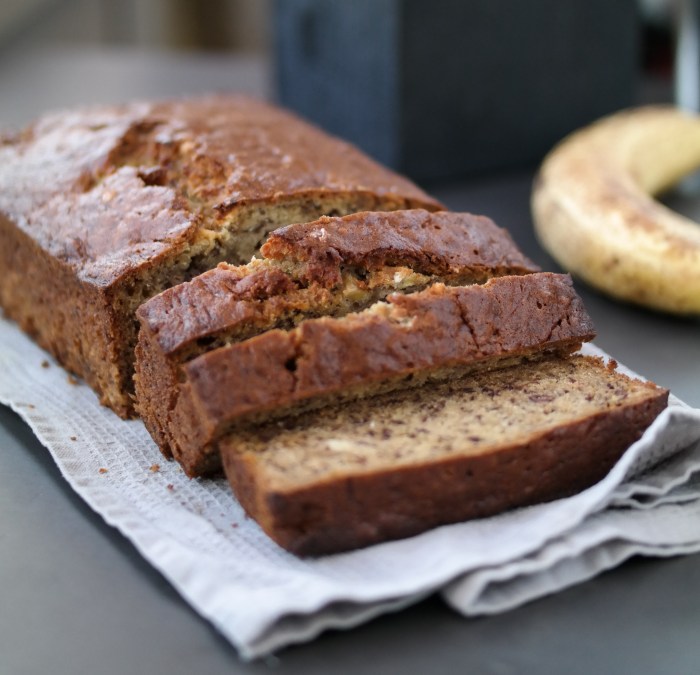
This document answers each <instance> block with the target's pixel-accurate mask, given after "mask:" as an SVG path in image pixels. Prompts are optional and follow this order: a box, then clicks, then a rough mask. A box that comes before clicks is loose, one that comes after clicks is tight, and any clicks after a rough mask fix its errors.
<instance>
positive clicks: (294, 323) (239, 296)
mask: <svg viewBox="0 0 700 675" xmlns="http://www.w3.org/2000/svg"><path fill="white" fill-rule="evenodd" d="M262 252H263V254H264V255H265V256H268V257H267V258H265V259H264V260H258V261H254V262H253V263H251V264H250V265H248V266H245V267H238V268H236V267H231V266H229V265H222V266H219V268H217V269H216V270H212V271H211V272H208V273H206V274H203V275H201V276H200V277H198V278H196V279H194V280H193V281H191V282H190V283H187V284H182V285H180V286H177V287H174V288H171V289H169V290H168V291H166V292H164V293H162V294H161V295H159V296H157V297H155V298H153V299H151V300H150V301H149V302H147V303H145V304H144V305H143V306H142V307H141V308H140V309H139V311H138V317H139V319H140V321H141V331H140V334H139V343H138V346H137V349H136V392H137V401H138V409H139V413H140V414H141V416H142V417H143V419H144V421H145V423H146V425H147V427H148V429H149V431H150V432H151V434H152V436H153V437H154V439H155V440H156V441H157V442H158V444H159V446H160V447H161V449H162V450H163V452H164V453H165V454H166V455H167V456H170V455H173V456H174V457H175V458H176V459H177V460H178V461H179V462H180V463H181V464H182V466H183V467H184V469H185V471H186V473H187V474H188V475H191V476H194V475H201V474H204V473H209V472H212V471H215V470H217V469H218V468H219V466H220V464H219V461H220V460H219V454H218V451H217V447H216V440H217V439H218V438H219V437H220V436H221V435H222V434H224V433H226V432H228V431H230V430H231V429H232V428H233V427H235V426H240V425H243V424H250V423H258V422H260V421H263V420H269V419H271V418H273V417H275V416H283V415H288V414H291V413H294V414H298V413H300V412H302V411H305V410H308V409H311V408H314V407H318V406H320V405H326V404H328V403H329V402H332V401H334V400H338V399H350V398H356V397H363V396H367V395H374V394H376V393H378V392H379V391H386V390H389V389H393V388H396V387H399V386H401V387H403V386H407V385H410V386H416V385H418V384H419V383H420V382H422V381H424V380H425V379H426V378H430V379H436V378H437V379H440V378H442V377H447V376H452V375H454V373H455V371H459V372H464V371H466V370H471V369H475V368H493V367H497V366H504V365H508V364H511V363H513V362H515V361H518V360H521V359H524V358H534V357H535V356H537V355H540V354H543V353H545V352H547V351H559V352H561V353H566V352H571V351H574V350H576V349H577V348H578V347H579V346H580V345H581V342H582V341H584V340H589V339H591V338H592V337H593V328H592V325H591V322H590V319H589V318H588V316H587V314H586V313H585V311H584V310H583V307H582V305H581V303H580V300H579V299H578V297H577V296H576V294H575V292H574V290H573V287H572V284H571V280H570V279H569V278H568V277H566V276H563V275H554V274H547V273H537V272H536V270H537V268H536V267H535V266H534V265H533V264H532V263H531V262H530V261H528V260H527V259H526V258H525V257H524V256H523V255H522V254H521V253H519V252H518V250H517V248H516V247H515V245H514V244H513V242H512V240H511V239H510V237H509V236H508V235H507V233H505V231H503V230H501V229H500V228H498V227H496V226H495V225H494V224H493V222H492V221H490V220H489V219H487V218H483V217H476V216H472V215H470V214H459V213H448V212H439V213H433V214H430V213H428V212H426V211H405V212H404V211H396V212H392V213H388V214H374V213H361V214H356V215H351V216H346V217H343V218H340V217H336V218H323V219H321V220H319V221H318V222H315V223H308V224H303V225H292V226H289V227H287V228H283V229H282V230H278V231H276V232H274V233H273V234H272V235H271V236H270V238H269V240H268V241H267V243H266V244H265V245H264V246H263V248H262ZM501 275H507V276H501Z"/></svg>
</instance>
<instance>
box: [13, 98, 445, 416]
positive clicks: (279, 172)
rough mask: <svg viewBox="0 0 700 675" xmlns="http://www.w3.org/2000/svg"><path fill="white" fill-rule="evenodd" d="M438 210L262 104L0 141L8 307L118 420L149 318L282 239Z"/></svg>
mask: <svg viewBox="0 0 700 675" xmlns="http://www.w3.org/2000/svg"><path fill="white" fill-rule="evenodd" d="M418 206H421V207H424V208H427V209H433V210H434V209H438V208H440V205H439V204H438V203H437V202H436V201H435V200H433V199H431V198H430V197H428V196H427V195H426V194H425V193H424V192H422V191H421V190H419V189H418V188H417V187H415V186H414V185H413V184H412V183H410V182H409V181H407V180H405V179H403V178H401V177H399V176H397V175H396V174H395V173H393V172H391V171H388V170H387V169H384V168H382V167H381V166H379V165H378V164H376V163H375V162H373V161H372V160H370V159H369V158H368V157H366V156H365V155H363V154H362V153H360V152H359V151H358V150H356V149H354V148H353V147H351V146H350V145H348V144H347V143H344V142H342V141H340V140H337V139H335V138H332V137H330V136H328V135H326V134H324V133H323V132H321V131H320V130H318V129H315V128H313V127H312V126H310V125H308V124H306V123H304V122H302V121H301V120H299V119H298V118H296V117H295V116H293V115H291V114H289V113H286V112H283V111H281V110H279V109H276V108H274V107H272V106H269V105H266V104H264V103H262V102H259V101H255V100H251V99H247V98H241V97H233V96H214V97H204V98H196V99H190V100H181V101H171V102H162V103H134V104H129V105H123V106H115V107H91V108H85V109H79V110H74V111H65V112H60V113H56V114H49V115H46V116H44V117H42V118H41V119H39V120H38V121H37V122H35V123H34V124H32V125H31V126H29V127H28V128H26V129H25V130H24V131H22V132H21V133H19V134H15V135H5V136H2V137H0V266H1V267H2V274H1V275H0V306H1V307H2V308H3V309H4V311H5V313H6V314H7V315H8V316H9V317H10V318H12V319H14V320H16V321H17V322H18V323H19V324H20V326H21V327H22V328H23V329H24V330H25V331H27V332H28V333H29V334H30V335H32V336H33V337H34V338H35V339H36V340H37V341H38V342H39V343H40V344H41V345H42V346H43V347H44V348H46V349H48V350H49V351H51V352H52V353H53V354H54V356H56V358H57V359H58V360H59V361H60V362H61V363H62V364H64V365H65V366H66V367H67V368H68V369H70V370H71V371H73V372H75V373H76V374H78V375H80V376H81V377H83V378H85V380H86V381H87V382H88V383H89V384H90V385H91V386H92V387H93V388H94V389H95V390H96V391H97V393H98V394H99V396H100V398H101V400H102V402H103V403H105V404H106V405H109V406H110V407H112V408H113V409H114V410H115V411H116V412H118V413H119V414H120V415H123V416H126V415H129V414H130V413H132V412H133V407H132V393H133V384H132V373H133V348H134V345H135V343H136V335H137V327H138V326H137V322H136V320H135V317H134V311H135V310H136V308H137V307H138V306H139V305H140V304H141V303H142V302H143V301H144V300H146V299H148V298H149V297H151V296H153V295H155V294H157V293H159V292H160V291H162V290H164V289H165V288H168V287H170V286H172V285H174V284H177V283H180V282H182V281H185V280H187V279H190V278H192V277H194V276H196V275H197V274H199V273H201V272H203V271H204V270H207V269H210V268H212V267H214V266H215V265H216V264H217V263H219V262H220V261H222V260H227V261H230V262H233V263H236V264H238V263H246V262H248V261H249V260H250V258H251V256H252V255H253V253H254V252H255V251H256V249H257V248H258V247H259V245H260V243H261V242H262V241H263V239H264V238H265V235H266V234H267V232H269V231H270V230H272V229H274V228H276V227H279V226H281V225H286V224H288V223H292V222H303V221H311V220H315V219H316V218H318V217H319V216H321V215H323V214H345V213H351V212H355V211H364V210H376V211H382V210H392V209H398V208H410V207H418Z"/></svg>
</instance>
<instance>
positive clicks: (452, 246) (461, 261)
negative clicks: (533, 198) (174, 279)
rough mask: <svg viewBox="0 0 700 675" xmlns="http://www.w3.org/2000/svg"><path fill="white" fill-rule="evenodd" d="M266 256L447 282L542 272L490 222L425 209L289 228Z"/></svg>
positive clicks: (273, 237)
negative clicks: (456, 277) (398, 270)
mask: <svg viewBox="0 0 700 675" xmlns="http://www.w3.org/2000/svg"><path fill="white" fill-rule="evenodd" d="M262 254H263V255H264V256H265V257H266V258H270V259H273V260H282V259H287V260H294V261H297V262H310V263H315V264H317V265H326V266H327V265H328V264H329V263H333V262H337V263H342V264H345V265H353V266H357V267H360V268H362V269H368V270H371V269H377V268H379V267H383V266H387V265H405V266H407V267H411V268H412V269H414V270H415V271H416V272H419V273H421V274H436V275H440V276H443V277H445V276H449V275H450V274H461V273H463V271H464V269H465V268H466V267H468V268H469V269H471V270H474V271H477V270H478V271H481V273H482V275H483V278H484V279H486V278H488V277H491V276H495V275H499V274H503V273H504V271H505V270H508V273H509V274H527V273H529V272H533V271H537V270H538V268H537V267H536V266H535V265H534V264H533V263H532V262H531V261H530V260H528V259H527V258H526V257H525V256H524V255H523V254H522V253H521V252H520V251H519V250H518V249H517V247H516V246H515V244H514V243H513V240H512V239H511V238H510V235H509V234H508V232H507V231H506V230H504V229H503V228H500V227H498V226H497V225H496V224H495V223H494V222H493V221H492V220H491V219H490V218H487V217H485V216H477V215H473V214H471V213H452V212H449V211H441V212H437V213H430V212H428V211H425V210H423V209H413V210H410V211H392V212H389V213H382V212H372V213H355V214H351V215H349V216H345V217H343V218H328V217H323V218H320V219H319V220H317V221H314V222H313V223H304V224H300V225H292V226H287V227H283V228H280V229H278V230H276V231H275V232H274V233H273V234H271V235H270V238H269V239H268V241H267V242H266V243H265V244H264V245H263V247H262Z"/></svg>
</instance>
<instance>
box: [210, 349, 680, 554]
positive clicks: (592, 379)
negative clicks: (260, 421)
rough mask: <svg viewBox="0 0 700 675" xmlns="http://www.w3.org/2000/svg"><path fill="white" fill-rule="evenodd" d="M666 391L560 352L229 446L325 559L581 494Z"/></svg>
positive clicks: (235, 437)
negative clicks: (447, 526)
mask: <svg viewBox="0 0 700 675" xmlns="http://www.w3.org/2000/svg"><path fill="white" fill-rule="evenodd" d="M667 398H668V392H667V391H666V390H664V389H661V388H659V387H657V386H655V385H653V384H651V383H648V382H641V381H639V380H634V379H630V378H628V377H626V376H625V375H622V374H621V373H619V372H616V371H615V370H614V365H607V366H606V365H604V364H603V363H602V361H601V360H600V359H597V358H592V357H584V356H572V357H570V358H556V357H553V358H551V359H545V360H542V361H538V362H534V363H526V364H521V365H518V366H516V367H513V368H508V369H505V370H495V371H490V372H481V373H477V374H474V375H473V376H471V377H469V378H466V379H459V380H451V381H448V382H443V383H440V384H436V385H430V386H425V387H421V388H418V389H408V390H403V391H399V392H392V393H388V394H384V395H383V396H381V397H378V398H375V399H373V400H371V401H370V400H365V401H362V400H361V401H355V402H353V403H352V404H349V405H345V406H343V407H336V408H325V409H324V410H321V411H318V412H316V413H315V414H314V415H309V416H305V417H301V418H294V419H287V420H284V421H279V422H277V423H272V424H269V425H266V426H264V427H260V428H258V429H248V430H241V431H239V432H237V433H236V434H232V435H230V436H228V437H226V438H225V439H223V440H221V441H220V448H221V452H222V455H223V462H224V467H225V471H226V474H227V476H228V479H229V481H230V483H231V486H232V487H233V490H234V492H235V494H236V496H237V498H238V500H239V501H240V503H241V504H242V505H243V507H244V509H245V510H246V512H247V513H248V514H249V515H250V516H252V517H253V518H254V519H255V520H256V521H257V522H258V523H259V525H260V526H261V527H262V529H263V530H264V531H265V532H266V533H267V534H268V535H269V536H270V537H271V538H272V539H274V540H275V541H276V542H277V543H278V544H279V545H280V546H282V547H284V548H286V549H288V550H289V551H292V552H293V553H296V554H299V555H321V554H326V553H335V552H339V551H344V550H348V549H352V548H359V547H362V546H366V545H369V544H374V543H377V542H381V541H386V540H390V539H399V538H404V537H408V536H412V535H415V534H418V533H420V532H423V531H424V530H427V529H430V528H432V527H436V526H438V525H443V524H447V523H454V522H459V521H463V520H467V519H470V518H481V517H486V516H491V515H494V514H497V513H500V512H502V511H505V510H508V509H513V508H515V507H520V506H526V505H531V504H535V503H539V502H544V501H550V500H553V499H556V498H559V497H564V496H568V495H571V494H574V493H576V492H579V491H580V490H582V489H584V488H586V487H588V486H590V485H592V484H593V483H595V482H597V481H598V480H600V479H601V478H603V477H604V476H605V475H606V474H607V472H608V471H609V470H610V468H611V467H612V466H613V465H614V463H615V462H616V461H617V460H618V458H619V457H620V456H621V455H622V453H623V452H624V451H625V450H626V449H627V448H628V447H629V446H630V445H631V444H632V443H633V442H634V441H636V440H637V439H638V438H639V437H640V436H641V435H642V433H643V431H644V430H645V429H646V428H647V427H648V426H649V425H650V424H651V422H652V421H653V420H654V418H655V417H656V416H657V415H658V414H659V413H660V412H661V410H663V408H664V407H665V406H666V404H667Z"/></svg>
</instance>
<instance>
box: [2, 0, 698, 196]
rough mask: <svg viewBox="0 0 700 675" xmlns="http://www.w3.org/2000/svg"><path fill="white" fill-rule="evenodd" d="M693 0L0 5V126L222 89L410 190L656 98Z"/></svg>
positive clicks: (668, 82)
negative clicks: (282, 114) (297, 124)
mask: <svg viewBox="0 0 700 675" xmlns="http://www.w3.org/2000/svg"><path fill="white" fill-rule="evenodd" d="M697 5H698V2H696V0H566V2H562V1H561V0H528V1H527V2H522V1H521V0H354V1H353V2H347V1H346V0H277V1H276V2H275V0H2V2H0V125H1V126H2V127H7V126H18V125H22V124H24V123H25V122H27V121H28V120H29V119H31V118H33V117H35V116H36V115H38V114H40V113H41V112H43V111H44V110H45V109H46V108H47V107H51V108H55V107H62V106H68V105H75V104H79V103H92V102H114V101H117V100H122V99H123V98H125V97H128V98H134V97H164V96H178V95H187V94H194V93H198V92H201V91H216V90H231V89H234V90H243V91H247V92H250V93H253V94H256V95H260V96H264V97H268V98H273V99H277V100H278V101H279V102H280V103H282V104H283V105H285V106H287V107H289V108H292V109H294V110H296V111H298V112H299V113H301V114H302V115H303V116H305V117H307V118H309V119H312V120H313V121H315V122H317V123H319V124H320V125H321V126H323V127H325V128H326V129H328V130H330V131H332V132H334V133H337V134H339V135H341V136H343V137H345V138H347V139H348V140H350V141H352V142H354V143H356V144H358V145H360V146H361V147H362V148H363V149H364V150H365V151H367V152H368V153H369V154H371V155H373V156H374V157H375V158H377V159H378V160H380V161H381V162H383V163H385V164H387V165H389V166H392V167H394V168H396V169H399V170H401V171H403V172H405V173H407V174H408V175H410V176H411V177H413V178H414V179H416V180H419V181H423V182H428V183H430V182H434V181H441V180H444V179H451V178H453V177H459V176H468V175H470V174H474V173H477V172H478V173H481V172H484V171H491V170H502V169H504V168H510V167H524V166H532V165H533V164H535V163H536V162H538V161H539V160H540V159H541V157H542V156H543V154H544V153H545V152H546V151H547V150H548V149H549V148H550V147H551V146H552V145H553V144H554V143H555V142H556V141H557V140H559V139H560V138H561V137H562V136H563V135H565V134H566V133H568V132H569V131H571V130H573V129H575V128H577V127H579V126H582V125H584V124H586V123H588V122H589V121H591V120H593V119H595V118H597V117H600V116H602V115H604V114H606V113H608V112H611V111H613V110H617V109H620V108H623V107H626V106H629V105H633V104H635V103H638V102H640V101H645V102H649V101H668V100H671V99H672V98H673V73H674V51H675V45H676V40H677V36H678V34H679V33H678V25H679V14H680V13H681V10H682V8H683V7H691V6H692V7H697ZM691 47H692V45H691ZM691 52H692V49H691ZM696 60H697V59H696ZM696 66H697V64H696ZM695 70H696V72H697V67H696V69H695ZM696 79H697V78H696ZM126 92H128V94H127V93H126Z"/></svg>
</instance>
